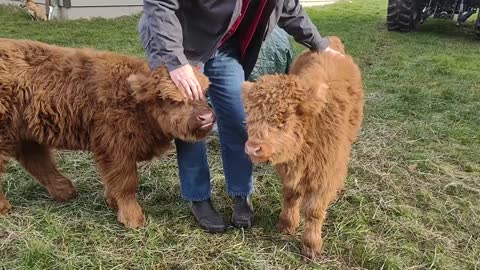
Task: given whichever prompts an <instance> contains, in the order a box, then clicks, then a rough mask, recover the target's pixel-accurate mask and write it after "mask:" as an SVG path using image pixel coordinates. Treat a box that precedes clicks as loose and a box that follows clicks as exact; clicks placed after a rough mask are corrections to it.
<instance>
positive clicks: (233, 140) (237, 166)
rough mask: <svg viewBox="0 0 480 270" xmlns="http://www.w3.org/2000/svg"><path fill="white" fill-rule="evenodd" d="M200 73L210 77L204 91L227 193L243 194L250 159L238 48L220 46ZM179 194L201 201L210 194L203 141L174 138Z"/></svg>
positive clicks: (247, 187) (249, 180)
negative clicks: (214, 123)
mask: <svg viewBox="0 0 480 270" xmlns="http://www.w3.org/2000/svg"><path fill="white" fill-rule="evenodd" d="M203 69H204V73H205V75H207V76H208V78H209V79H210V82H211V84H210V88H209V90H208V95H209V98H210V101H211V103H212V106H213V110H214V111H215V114H216V116H217V125H218V134H219V137H220V144H221V151H222V161H223V170H224V174H225V180H226V186H227V193H228V194H229V195H230V196H247V195H250V194H251V193H252V192H253V179H252V163H251V161H250V159H249V158H248V157H247V155H246V154H245V152H244V145H245V142H246V141H247V130H246V126H245V111H244V107H243V104H242V100H241V92H242V83H243V81H244V71H243V68H242V66H241V65H240V63H239V52H238V49H235V48H232V47H228V46H226V47H222V48H220V49H219V50H218V51H217V52H216V54H215V55H214V56H213V57H212V58H211V59H210V60H208V61H207V62H206V63H205V65H204V67H203ZM175 145H176V149H177V159H178V168H179V171H180V185H181V193H182V197H183V198H184V199H186V200H189V201H203V200H206V199H208V198H209V197H210V194H211V192H210V170H209V166H208V160H207V151H206V145H205V143H204V142H197V143H188V142H184V141H180V140H176V141H175Z"/></svg>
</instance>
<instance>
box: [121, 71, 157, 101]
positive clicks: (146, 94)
mask: <svg viewBox="0 0 480 270" xmlns="http://www.w3.org/2000/svg"><path fill="white" fill-rule="evenodd" d="M127 82H128V84H129V85H130V88H131V89H132V90H133V93H134V94H135V97H136V98H137V100H138V101H141V102H146V101H153V100H155V95H154V94H153V93H152V92H151V91H149V88H152V87H149V79H148V78H147V77H145V75H143V74H132V75H130V76H129V77H128V78H127Z"/></svg>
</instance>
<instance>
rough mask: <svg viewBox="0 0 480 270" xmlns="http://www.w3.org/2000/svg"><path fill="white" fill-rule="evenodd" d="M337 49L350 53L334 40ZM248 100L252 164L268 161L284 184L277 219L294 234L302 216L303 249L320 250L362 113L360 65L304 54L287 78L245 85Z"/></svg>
mask: <svg viewBox="0 0 480 270" xmlns="http://www.w3.org/2000/svg"><path fill="white" fill-rule="evenodd" d="M330 40H331V43H332V45H331V46H332V47H334V48H335V49H336V50H338V51H340V52H342V53H345V51H344V48H343V44H342V43H341V41H340V39H338V38H337V37H331V38H330ZM244 102H245V107H246V112H247V126H248V135H249V140H248V142H247V144H246V152H247V153H248V154H249V155H250V156H251V158H252V160H253V161H256V162H264V161H270V162H271V163H272V164H274V165H275V168H276V170H277V172H278V174H279V175H280V177H281V179H282V183H283V207H282V212H281V214H280V220H279V223H278V227H279V229H280V230H281V231H282V232H283V233H285V234H293V233H295V231H296V230H297V228H298V226H299V222H300V209H301V210H303V214H304V218H305V232H304V235H303V241H302V251H303V254H304V255H305V256H306V257H309V258H314V257H315V256H317V255H319V254H320V253H321V248H322V225H323V221H324V219H325V216H326V210H327V207H328V205H329V204H330V202H332V201H333V200H334V199H335V198H336V195H337V191H339V190H341V189H343V186H344V179H345V177H346V175H347V166H348V162H349V159H350V151H351V145H352V144H353V143H354V142H355V140H356V137H357V134H358V132H359V129H360V125H361V123H362V118H363V90H362V81H361V74H360V70H359V68H358V67H357V65H356V64H355V62H354V60H353V59H352V57H350V56H345V57H343V56H341V55H332V54H326V53H313V52H304V53H303V54H302V55H300V56H299V57H298V58H297V59H296V60H295V62H294V63H293V65H292V68H291V72H290V74H289V75H273V76H264V77H262V78H261V79H260V80H259V81H258V82H256V83H245V85H244Z"/></svg>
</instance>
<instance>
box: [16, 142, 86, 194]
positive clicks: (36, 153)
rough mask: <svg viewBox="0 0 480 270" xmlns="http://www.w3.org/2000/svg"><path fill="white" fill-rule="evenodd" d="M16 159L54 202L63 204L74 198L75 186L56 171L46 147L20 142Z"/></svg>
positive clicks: (34, 143) (48, 149)
mask: <svg viewBox="0 0 480 270" xmlns="http://www.w3.org/2000/svg"><path fill="white" fill-rule="evenodd" d="M16 159H17V160H18V162H19V163H20V164H21V165H22V166H23V167H24V168H25V169H26V170H27V171H28V172H29V173H30V174H31V175H32V176H33V177H34V178H35V179H36V180H37V181H38V182H39V183H40V184H42V185H43V186H44V187H45V188H46V189H47V190H48V193H50V195H51V196H52V197H53V198H54V199H55V200H57V201H59V202H65V201H68V200H70V199H72V198H74V197H76V195H77V191H76V189H75V186H74V185H73V183H72V181H70V180H69V179H68V178H66V177H65V176H63V175H62V174H61V173H60V172H59V171H58V169H57V166H56V164H55V161H54V160H53V158H52V154H51V151H50V148H49V147H48V146H45V145H41V144H38V143H36V142H31V141H29V142H27V141H25V142H21V143H20V144H19V145H18V147H17V149H16Z"/></svg>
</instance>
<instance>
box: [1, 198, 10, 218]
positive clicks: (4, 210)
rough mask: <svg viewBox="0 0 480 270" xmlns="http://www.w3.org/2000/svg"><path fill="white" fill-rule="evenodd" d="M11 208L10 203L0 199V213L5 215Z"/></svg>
mask: <svg viewBox="0 0 480 270" xmlns="http://www.w3.org/2000/svg"><path fill="white" fill-rule="evenodd" d="M11 209H12V205H11V204H10V203H9V202H8V201H7V200H0V215H6V214H7V213H8V212H10V210H11Z"/></svg>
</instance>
